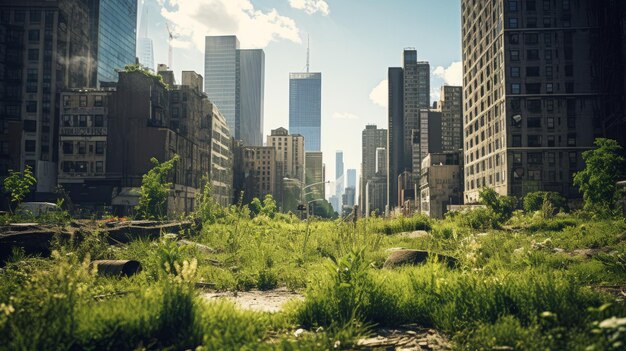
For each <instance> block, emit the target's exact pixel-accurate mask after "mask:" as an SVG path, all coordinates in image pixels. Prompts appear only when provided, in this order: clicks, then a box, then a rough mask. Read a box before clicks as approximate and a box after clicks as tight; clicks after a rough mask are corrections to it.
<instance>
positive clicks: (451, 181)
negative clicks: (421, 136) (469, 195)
mask: <svg viewBox="0 0 626 351" xmlns="http://www.w3.org/2000/svg"><path fill="white" fill-rule="evenodd" d="M462 163H463V155H462V154H461V152H460V151H450V152H444V153H432V154H428V155H427V156H426V157H425V158H424V160H423V161H422V168H421V169H422V171H421V178H420V210H421V212H422V213H423V214H425V215H427V216H429V217H432V218H439V219H441V218H443V215H444V214H445V213H446V212H447V208H448V205H462V204H463V165H462Z"/></svg>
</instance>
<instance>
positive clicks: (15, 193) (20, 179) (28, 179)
mask: <svg viewBox="0 0 626 351" xmlns="http://www.w3.org/2000/svg"><path fill="white" fill-rule="evenodd" d="M35 184H37V179H36V178H35V176H33V172H32V171H31V169H30V166H26V168H24V172H16V171H14V170H9V176H8V177H6V178H4V181H3V182H2V185H3V187H4V190H5V191H7V192H8V193H9V194H10V196H11V198H10V205H9V210H10V211H11V213H12V212H13V208H14V207H17V205H19V204H20V203H21V202H22V200H24V198H25V197H26V195H28V193H30V188H31V187H32V186H33V185H35ZM11 205H15V206H11Z"/></svg>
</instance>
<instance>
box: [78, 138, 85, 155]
mask: <svg viewBox="0 0 626 351" xmlns="http://www.w3.org/2000/svg"><path fill="white" fill-rule="evenodd" d="M78 153H79V154H80V155H84V154H86V153H87V146H86V144H85V142H84V141H79V142H78Z"/></svg>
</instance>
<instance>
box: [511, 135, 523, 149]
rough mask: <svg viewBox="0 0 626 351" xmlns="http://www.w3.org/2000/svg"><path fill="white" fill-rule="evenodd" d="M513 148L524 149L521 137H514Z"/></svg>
mask: <svg viewBox="0 0 626 351" xmlns="http://www.w3.org/2000/svg"><path fill="white" fill-rule="evenodd" d="M513 147H522V136H521V135H513Z"/></svg>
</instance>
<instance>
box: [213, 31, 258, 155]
mask: <svg viewBox="0 0 626 351" xmlns="http://www.w3.org/2000/svg"><path fill="white" fill-rule="evenodd" d="M205 45H206V46H205V58H204V59H205V61H204V76H205V79H204V92H205V93H206V94H207V95H208V96H209V99H210V100H211V101H212V102H213V103H214V104H215V105H216V106H217V108H218V109H219V110H220V112H221V113H222V115H223V116H224V117H225V118H226V122H227V123H228V127H229V128H230V130H231V132H232V135H233V136H234V137H235V139H238V140H242V141H243V142H244V144H246V145H248V146H261V145H263V100H264V85H265V53H264V52H263V50H260V49H258V50H240V49H239V40H237V37H236V36H234V35H228V36H208V37H206V39H205Z"/></svg>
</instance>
